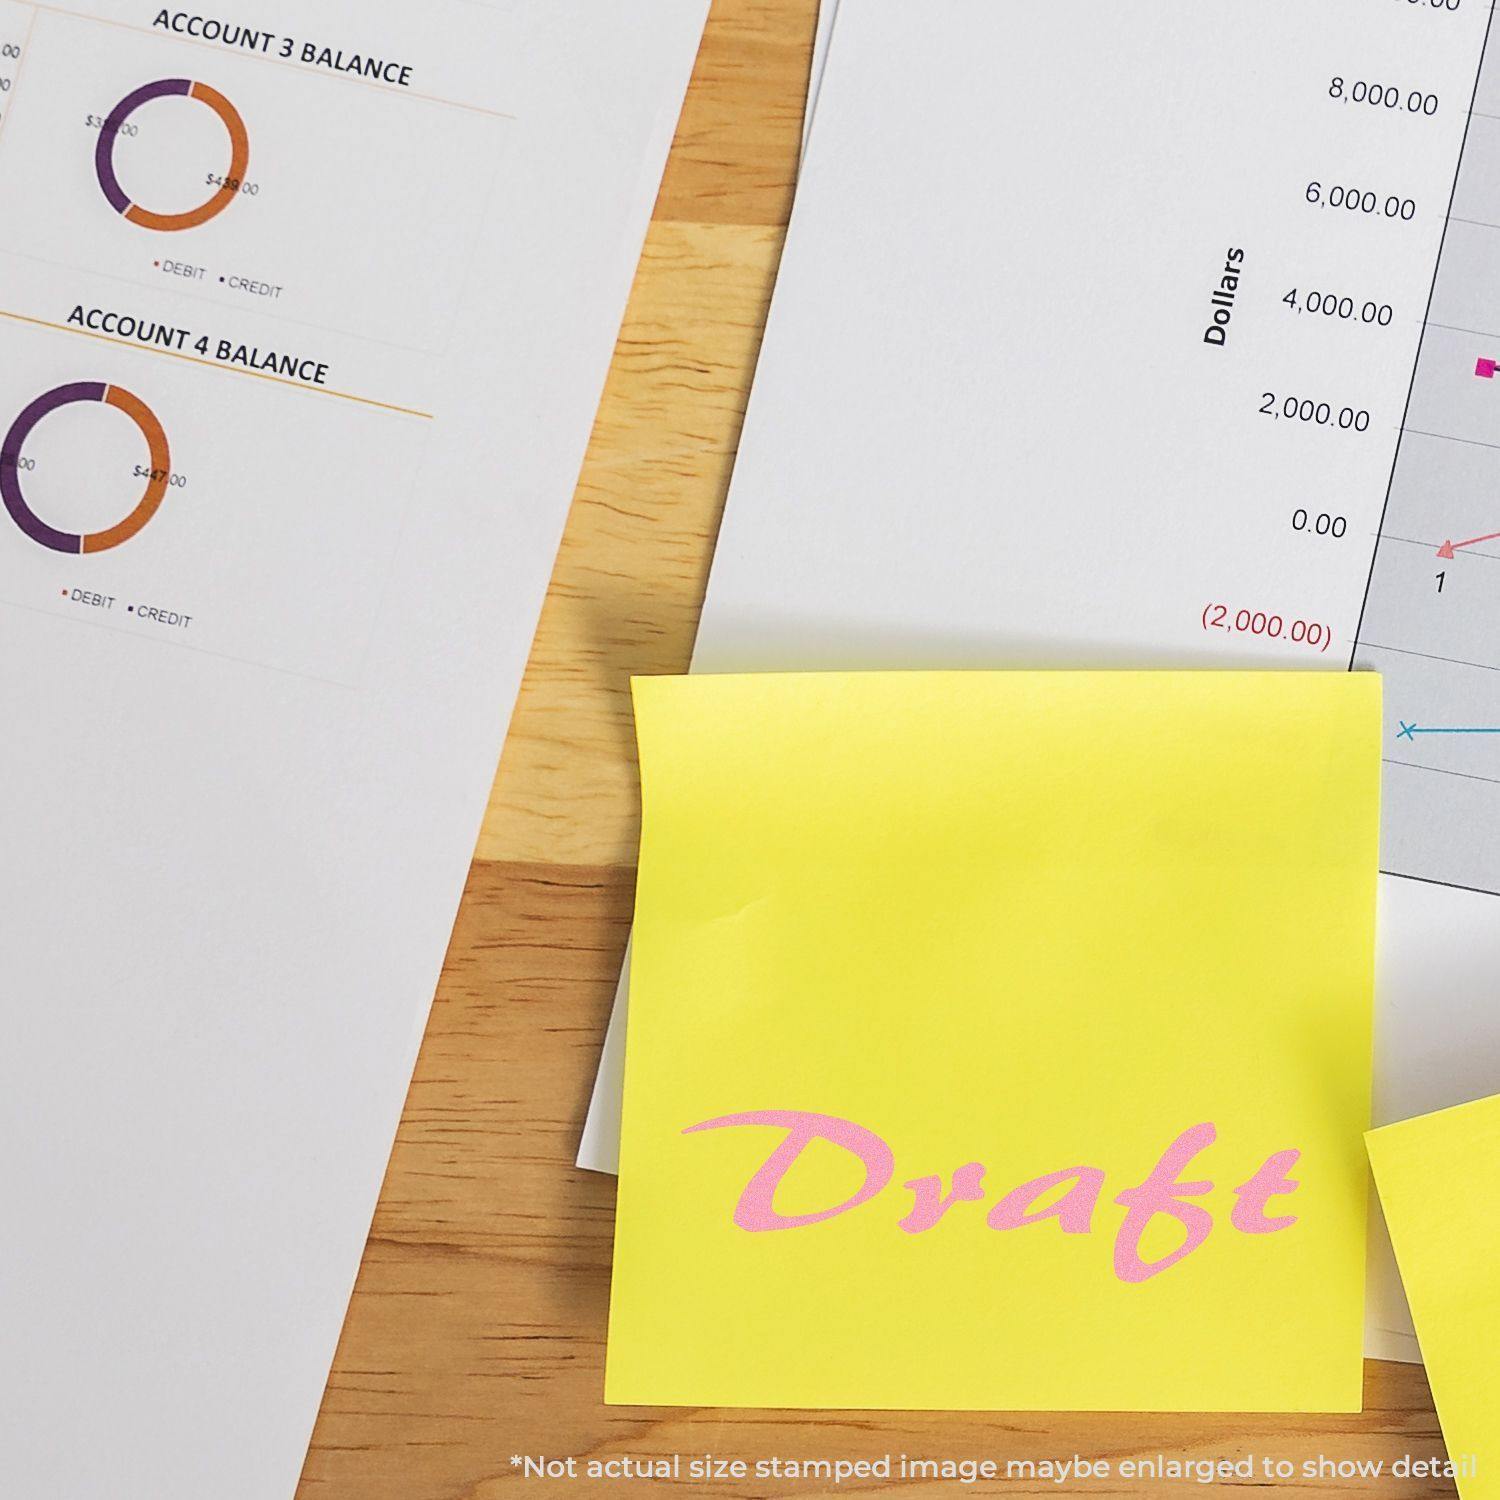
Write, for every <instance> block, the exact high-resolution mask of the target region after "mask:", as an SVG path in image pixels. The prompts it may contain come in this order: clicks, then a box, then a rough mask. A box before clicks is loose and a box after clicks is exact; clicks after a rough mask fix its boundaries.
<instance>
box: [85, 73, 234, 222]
mask: <svg viewBox="0 0 1500 1500" xmlns="http://www.w3.org/2000/svg"><path fill="white" fill-rule="evenodd" d="M174 95H175V96H178V97H186V98H188V99H196V100H197V101H198V102H199V103H200V104H206V105H207V106H208V107H209V108H210V109H211V110H213V112H214V113H215V114H216V115H217V116H218V117H219V119H220V121H221V122H222V124H223V126H224V129H225V130H227V131H228V132H229V170H228V171H227V172H226V173H225V174H224V179H223V182H224V185H223V186H222V187H221V188H220V189H219V190H218V191H217V192H216V193H215V194H214V195H213V196H212V197H211V198H209V199H208V200H207V201H206V202H204V203H201V204H199V205H198V207H197V208H190V209H188V210H187V212H186V213H180V214H160V213H156V212H155V211H154V210H152V209H149V208H144V207H142V205H141V204H139V203H135V202H132V201H131V199H130V198H129V197H128V196H127V194H126V193H125V191H124V189H123V188H122V187H121V186H120V180H119V178H118V177H117V176H116V174H115V164H114V153H115V144H116V142H117V141H118V139H119V134H120V128H121V126H123V125H124V123H125V122H126V121H127V120H128V119H129V118H130V116H131V115H132V114H134V113H135V111H136V110H138V109H139V108H140V107H141V106H142V105H143V104H148V103H150V102H151V101H152V100H153V99H164V98H170V97H172V96H174ZM94 160H95V167H96V170H97V173H98V177H99V186H100V187H101V188H102V189H103V192H104V196H105V197H106V198H107V199H108V200H109V202H110V205H111V207H113V208H114V209H115V210H116V211H117V212H118V213H119V214H120V215H121V216H122V217H124V218H125V219H127V220H128V221H129V222H130V223H132V224H138V225H140V227H141V228H142V229H155V230H160V231H162V232H165V233H168V234H170V233H173V232H175V231H177V230H182V229H196V228H197V227H198V226H199V225H200V224H206V223H208V221H209V220H210V219H212V218H215V217H217V216H218V215H219V214H221V213H223V212H224V210H225V209H226V208H228V207H229V205H230V204H231V203H233V202H234V200H235V198H237V197H238V196H239V191H240V188H241V187H242V186H243V185H244V182H245V173H246V172H248V171H249V169H250V133H249V131H247V130H246V129H245V122H244V120H243V119H242V118H241V117H240V112H239V111H238V110H237V109H236V108H235V107H234V105H233V104H231V103H230V102H229V100H228V99H226V98H225V97H224V95H223V94H221V93H220V92H219V91H218V90H217V89H216V88H211V87H210V86H209V85H208V84H206V83H198V82H196V81H194V80H192V79H187V78H163V79H161V80H159V81H158V82H156V83H148V84H146V85H145V87H143V88H139V89H137V90H135V92H134V93H132V94H127V95H126V96H125V98H123V99H122V100H121V101H120V102H119V103H118V104H117V105H116V106H115V108H114V109H113V111H111V113H110V115H109V118H108V119H107V120H106V121H105V123H104V128H103V130H102V131H100V134H99V143H98V146H97V148H96V151H95V158H94Z"/></svg>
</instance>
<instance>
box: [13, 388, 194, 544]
mask: <svg viewBox="0 0 1500 1500" xmlns="http://www.w3.org/2000/svg"><path fill="white" fill-rule="evenodd" d="M96 401H97V402H102V403H103V404H104V405H105V406H112V407H114V408H115V410H116V411H121V412H124V413H125V415H126V416H127V417H129V418H130V420H131V421H132V422H134V423H135V425H136V426H137V427H138V428H140V430H141V436H142V437H144V438H145V439H146V446H147V448H148V449H149V450H150V453H151V476H150V479H149V480H148V481H147V484H146V491H145V493H144V494H143V495H142V496H141V498H140V500H139V501H138V502H137V503H136V507H135V509H134V510H132V511H131V512H130V514H129V515H127V516H126V517H125V518H124V520H122V521H118V522H116V523H115V525H113V526H111V527H109V528H107V529H106V530H104V531H90V532H73V531H59V530H57V528H56V527H54V526H49V525H48V524H47V522H45V521H44V520H42V518H41V517H40V516H38V515H37V513H36V512H35V511H34V510H32V508H31V506H30V505H29V504H28V503H27V500H26V496H25V493H24V492H23V491H22V488H21V450H22V448H23V447H24V446H25V443H26V439H27V438H28V437H30V436H31V432H32V429H33V428H35V427H36V425H37V423H38V422H40V421H41V420H42V418H43V417H46V416H49V415H50V414H51V413H52V412H55V411H59V410H61V409H62V408H63V407H65V406H76V405H79V404H84V403H90V402H96ZM171 467H172V457H171V453H170V451H169V450H168V447H167V435H166V433H165V432H164V431H163V430H162V425H161V423H160V422H159V421H157V419H156V413H155V412H153V411H152V410H151V408H150V407H149V406H147V405H146V403H145V402H144V401H142V400H141V399H140V397H139V396H135V395H132V394H131V393H130V392H129V391H127V390H125V389H123V387H121V386H117V385H102V384H96V383H84V382H81V383H79V384H76V385H60V386H58V387H57V388H56V389H55V390H50V391H48V392H47V393H46V394H45V395H42V396H38V397H37V398H36V400H35V401H33V402H32V403H31V405H30V406H28V407H27V408H26V409H25V410H24V411H23V412H22V413H21V414H20V416H18V417H17V418H16V420H15V421H14V422H12V423H11V427H10V431H9V432H7V433H6V434H5V440H4V442H3V443H0V499H3V500H4V502H5V509H6V510H7V512H9V514H10V518H11V520H12V521H14V522H15V523H16V525H17V527H19V528H20V530H21V531H22V533H23V534H24V535H26V536H28V537H30V538H31V540H32V541H34V542H36V543H37V544H38V545H39V546H42V547H48V548H50V549H51V550H52V551H53V552H67V553H71V554H73V555H75V556H77V555H81V554H84V553H89V552H108V551H109V550H110V548H112V547H118V546H119V545H120V544H121V543H122V542H128V541H129V540H130V539H131V537H133V536H135V535H136V533H137V532H139V531H140V530H141V529H142V528H143V527H144V526H145V525H146V524H147V522H149V521H150V520H151V518H152V516H154V515H155V514H156V512H157V509H158V507H159V506H160V505H161V502H162V497H163V496H164V495H165V494H166V492H167V484H168V480H169V477H170V470H171Z"/></svg>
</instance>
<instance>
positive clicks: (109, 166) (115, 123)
mask: <svg viewBox="0 0 1500 1500" xmlns="http://www.w3.org/2000/svg"><path fill="white" fill-rule="evenodd" d="M192 87H193V84H192V80H191V79H189V78H163V79H160V80H158V81H157V82H156V83H148V84H144V85H142V87H140V88H138V89H136V90H135V91H134V92H133V93H130V94H126V96H125V97H124V98H123V99H121V100H120V102H119V103H118V104H117V105H115V107H114V108H113V109H112V110H111V111H110V112H109V116H108V118H107V119H106V120H105V122H104V128H103V129H102V130H101V131H100V132H99V143H98V145H96V146H95V147H94V170H95V171H96V172H97V173H98V174H99V186H100V187H101V188H102V189H103V191H104V196H105V197H106V198H108V199H109V204H110V207H111V208H113V209H114V211H115V212H116V213H117V214H124V213H129V212H130V209H131V206H132V205H131V202H130V199H129V198H128V197H127V196H126V194H125V189H124V188H122V187H121V186H120V179H119V178H118V177H117V176H116V175H115V138H116V137H117V136H118V135H119V133H120V127H121V126H122V125H123V124H124V123H125V122H126V121H127V120H128V119H129V118H130V117H131V115H133V114H134V113H135V112H136V110H138V109H139V108H140V107H141V106H142V105H143V104H150V103H151V101H152V100H153V99H172V98H177V97H179V96H180V97H183V98H186V97H187V95H188V94H189V93H191V92H192Z"/></svg>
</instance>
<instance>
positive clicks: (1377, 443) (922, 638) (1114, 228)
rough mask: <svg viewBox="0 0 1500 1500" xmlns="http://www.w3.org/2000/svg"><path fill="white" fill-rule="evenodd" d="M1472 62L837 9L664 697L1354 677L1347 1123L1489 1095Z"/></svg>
mask: <svg viewBox="0 0 1500 1500" xmlns="http://www.w3.org/2000/svg"><path fill="white" fill-rule="evenodd" d="M1489 25H1490V10H1489V7H1487V6H1483V5H1480V4H1477V3H1474V4H1471V3H1469V0H1458V3H1453V4H1437V5H1433V4H1420V5H1419V4H1415V3H1401V4H1391V5H1383V6H1373V7H1372V6H1370V5H1368V4H1366V3H1364V0H1330V3H1327V4H1324V5H1320V6H1317V7H1313V8H1308V7H1303V8H1299V9H1298V10H1297V11H1296V12H1295V13H1293V12H1292V11H1290V10H1285V11H1283V10H1280V9H1274V10H1267V9H1266V8H1264V7H1252V8H1249V9H1246V8H1244V7H1236V6H1233V5H1231V4H1229V3H1227V0H1199V3H1194V4H1187V3H1177V4H1168V5H1159V6H1111V7H1102V6H1098V5H1093V4H1084V3H1081V0H1063V3H1057V4H1054V5H1051V6H1047V7H1045V8H1043V7H1032V8H1029V9H1026V10H1018V9H1017V8H1015V7H1010V6H995V5H992V4H989V3H988V0H943V3H942V4H940V5H936V6H923V7H913V6H910V5H908V4H905V3H903V0H865V3H862V4H861V5H858V6H854V7H848V6H846V7H844V9H843V12H842V13H841V14H840V16H839V21H838V32H837V41H836V44H835V45H834V46H833V48H832V49H831V51H830V55H829V61H828V65H827V70H826V74H825V78H824V83H823V87H822V91H821V94H820V97H819V101H818V117H817V130H816V132H815V133H814V137H813V141H812V146H811V149H810V151H809V153H808V157H807V161H806V164H805V167H804V171H803V175H802V179H801V184H800V187H799V193H798V198H797V204H796V208H795V211H794V216H793V222H792V228H791V232H790V235H789V238H788V242H787V248H786V254H785V257H784V259H783V262H782V269H781V276H780V282H779V285H778V289H777V293H776V300H775V304H774V307H773V309H772V314H771V319H770V323H769V327H768V331H767V336H766V340H765V346H764V349H763V352H762V355H761V359H760V366H759V372H758V375H757V378H756V385H755V390H754V395H753V398H752V401H751V404H750V410H749V415H748V419H747V422H746V426H745V432H744V437H743V441H742V444H741V449H740V456H739V461H738V466H737V469H736V473H735V479H734V484H733V487H732V490H731V493H730V498H729V503H728V507H727V510H726V513H725V520H724V525H723V530H722V532H721V536H720V540H719V546H718V552H717V556H716V558H715V562H714V568H713V574H712V578H711V582H710V585H709V591H708V599H707V604H706V606H705V609H704V614H703V622H702V627H701V631H700V635H699V640H698V648H697V653H696V656H695V660H694V669H695V670H697V671H744V670H798V669H808V670H816V669H824V668H830V669H848V668H862V667H869V668H903V667H910V668H925V667H955V666H974V667H1007V666H1010V667H1059V666H1076V667H1085V666H1087V667H1107V666H1112V665H1116V666H1121V667H1144V666H1163V665H1176V666H1194V665H1198V666H1203V665H1223V666H1243V665H1245V664H1247V663H1248V664H1255V663H1262V664H1264V665H1266V666H1267V667H1285V666H1289V665H1292V666H1295V665H1302V666H1306V667H1309V668H1324V669H1329V670H1347V669H1348V668H1349V667H1350V666H1351V664H1352V665H1355V666H1357V667H1362V668H1377V669H1379V670H1380V671H1381V672H1382V673H1384V675H1385V679H1386V702H1387V707H1388V711H1389V718H1390V722H1389V725H1388V733H1387V738H1386V757H1387V762H1388V775H1387V784H1386V805H1385V813H1384V827H1385V835H1384V845H1385V847H1384V855H1383V865H1384V868H1385V869H1386V870H1387V871H1388V872H1389V877H1390V878H1388V879H1386V880H1385V881H1384V882H1383V890H1382V912H1383V939H1382V943H1383V952H1382V983H1381V990H1380V997H1379V1011H1378V1032H1379V1058H1378V1066H1379V1081H1378V1085H1377V1098H1376V1117H1377V1120H1381V1121H1383V1120H1388V1119H1392V1118H1397V1117H1400V1116H1403V1115H1406V1114H1410V1113H1414V1112H1417V1111H1419V1110H1424V1109H1430V1108H1434V1107H1437V1106H1439V1105H1444V1104H1450V1103H1454V1102H1456V1101H1458V1100H1460V1099H1464V1098H1468V1097H1473V1096H1475V1095H1481V1094H1489V1093H1494V1092H1496V1090H1497V1089H1500V1011H1497V1010H1496V1009H1495V1007H1494V1004H1493V984H1494V979H1493V976H1494V975H1495V974H1496V973H1500V900H1497V899H1496V897H1495V895H1494V894H1493V893H1494V892H1496V891H1500V630H1497V629H1496V628H1495V625H1496V624H1500V615H1497V613H1496V607H1495V605H1494V603H1493V600H1494V598H1495V587H1496V584H1497V583H1500V541H1496V540H1495V538H1494V537H1493V536H1490V535H1488V533H1500V498H1497V497H1500V373H1497V372H1500V281H1497V280H1496V278H1495V277H1494V276H1493V274H1492V272H1491V271H1490V269H1489V267H1490V264H1491V262H1492V261H1493V259H1494V257H1495V256H1496V255H1497V254H1500V187H1497V186H1496V185H1497V184H1500V57H1497V56H1496V53H1500V48H1492V49H1491V50H1490V55H1489V60H1488V62H1487V63H1486V64H1485V65H1484V67H1483V71H1482V76H1481V63H1482V60H1483V59H1484V55H1485V46H1486V39H1487V32H1488V28H1489ZM1476 85H1477V88H1478V102H1477V106H1476V107H1475V108H1473V109H1472V111H1471V105H1473V104H1474V101H1475V97H1476ZM1461 161H1462V170H1461V171H1460V162H1461ZM1450 200H1451V203H1452V210H1451V215H1450ZM1429 300H1430V302H1431V307H1430V312H1429ZM1491 564H1493V565H1494V566H1493V568H1492V566H1491ZM1460 731H1463V732H1460ZM1469 731H1473V732H1469ZM1308 920H1309V921H1316V920H1317V913H1316V912H1310V913H1309V914H1308ZM619 1052H620V1047H619V1041H618V1037H616V1040H615V1042H614V1044H613V1045H612V1047H611V1048H610V1049H608V1050H607V1051H606V1058H605V1061H606V1067H607V1069H608V1070H609V1071H607V1072H606V1073H603V1074H601V1078H600V1084H599V1088H598V1091H597V1093H596V1100H595V1106H594V1110H593V1116H592V1118H591V1121H590V1134H589V1138H588V1141H587V1143H586V1146H587V1154H586V1157H585V1158H584V1160H585V1164H586V1165H598V1166H601V1167H604V1168H606V1169H607V1168H608V1167H609V1166H610V1164H611V1160H612V1151H611V1147H612V1137H611V1134H610V1124H609V1123H608V1122H609V1121H612V1120H613V1119H614V1117H615V1115H616V1113H617V1110H618V1099H619V1079H618V1071H617V1070H618V1059H619ZM1373 1302H1374V1305H1373V1307H1372V1338H1371V1351H1372V1353H1376V1354H1381V1355H1386V1356H1392V1357H1394V1356H1400V1357H1415V1345H1414V1343H1413V1342H1412V1340H1411V1338H1410V1328H1409V1324H1408V1323H1407V1322H1406V1320H1405V1315H1404V1310H1403V1309H1402V1307H1401V1304H1400V1296H1399V1290H1398V1289H1397V1288H1396V1287H1395V1285H1394V1282H1393V1281H1391V1280H1390V1279H1389V1278H1381V1277H1379V1276H1377V1278H1376V1288H1375V1294H1374V1299H1373Z"/></svg>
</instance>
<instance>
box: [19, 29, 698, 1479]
mask: <svg viewBox="0 0 1500 1500" xmlns="http://www.w3.org/2000/svg"><path fill="white" fill-rule="evenodd" d="M706 10H707V0H654V3H653V4H652V5H650V6H647V7H644V8H642V7H622V6H619V5H615V4H611V3H607V0H549V3H547V4H535V3H531V0H493V3H486V4H480V3H473V0H432V3H428V4H424V5H420V6H418V5H412V4H402V3H397V0H295V3H294V0H250V3H247V4H245V5H243V6H241V7H239V8H237V9H233V10H228V11H217V12H212V13H199V12H195V11H191V10H183V9H176V8H172V7H160V6H157V5H154V4H149V5H148V4H145V3H141V0H79V3H75V4H61V5H41V4H36V5H33V4H27V3H21V0H0V499H3V506H0V704H3V719H4V734H3V736H0V788H3V790H0V914H3V915H0V934H3V937H0V1002H3V1004H4V1007H5V1012H6V1022H7V1024H6V1041H5V1045H4V1047H3V1048H0V1194H3V1197H4V1200H5V1225H4V1228H3V1229H0V1326H3V1329H4V1335H3V1337H4V1348H5V1354H4V1358H3V1360H0V1454H3V1458H0V1492H3V1493H4V1494H6V1495H15V1496H26V1497H43V1496H59V1497H61V1496H66V1497H68V1500H125V1497H129V1500H136V1497H140V1500H145V1497H148V1496H149V1497H150V1500H205V1497H210V1496H211V1497H213V1500H274V1497H278V1496H290V1495H291V1493H292V1491H293V1489H294V1487H295V1485H296V1481H297V1477H298V1473H299V1470H300V1467H301V1464H302V1460H303V1455H304V1452H305V1449H306V1445H307V1441H308V1437H309V1434H310V1432H311V1429H312V1425H313V1421H314V1418H315V1416H316V1413H317V1410H318V1404H319V1399H320V1395H321V1392H322V1389H323V1385H324V1382H325V1380H326V1377H327V1373H328V1369H329V1364H330V1361H331V1359H332V1356H333V1352H334V1347H335V1343H336V1341H337V1338H338V1334H339V1329H340V1324H341V1322H342V1319H343V1314H344V1309H345V1306H346V1303H347V1299H348V1295H349V1291H350V1288H351V1286H352V1284H353V1280H354V1276H355V1272H356V1270H357V1267H358V1264H359V1257H360V1251H361V1248H362V1246H363V1244H364V1240H365V1235H366V1233H367V1230H368V1227H369V1223H370V1217H371V1213H372V1211H373V1208H374V1205H375V1201H376V1196H377V1193H378V1190H379V1186H380V1182H381V1177H382V1174H383V1171H384V1168H385V1163H386V1159H387V1156H388V1153H389V1149H390V1144H391V1140H392V1137H393V1135H394V1132H395V1128H396V1124H397V1121H398V1118H399V1116H400V1111H401V1106H402V1101H403V1098H404V1095H405V1091H406V1088H407V1084H408V1082H409V1079H410V1075H411V1069H412V1065H413V1062H414V1060H415V1057H416V1052H417V1047H418V1044H419V1042H420V1039H421V1036H422V1031H423V1027H424V1023H425V1020H426V1016H427V1012H428V1007H429V1005H430V1002H431V998H432V993H433V988H434V984H435V982H436V979H437V975H438V972H439V969H440V966H441V962H442V958H443V953H444V950H445V947H446V945H447V941H448V937H449V933H450V930H451V926H452V922H453V917H454V914H455V911H456V909H457V905H458V900H459V896H460V893H461V892H462V889H463V885H464V880H465V875H466V872H467V870H468V866H469V861H470V857H471V853H472V849H473V844H474V839H475V836H476V833H477V830H478V827H479V822H480V818H481V815H482V812H483V808H484V805H485V801H486V797H487V794H488V792H489V789H490V786H491V781H492V778H493V774H494V767H495V762H496V758H497V755H498V752H499V748H500V744H501V740H502V738H503V735H504V731H505V727H506V723H507V720H508V717H509V714H510V710H511V707H512V703H513V699H514V695H515V691H516V688H517V685H518V683H519V680H520V676H521V671H522V667H523V665H524V663H525V660H526V656H527V652H528V649H529V646H530V642H531V637H532V633H533V630H534V627H535V623H536V618H537V614H538V610H539V608H540V604H541V601H542V597H543V593H544V591H545V588H546V584H547V580H548V576H549V574H550V571H551V567H552V561H553V556H554V552H555V548H556V544H557V541H558V539H559V536H560V534H561V531H562V526H563V522H564V518H565V516H566V513H567V509H568V505H569V502H570V499H571V496H572V492H573V488H574V484H575V482H576V478H577V474H578V470H579V467H580V464H581V462H582V458H583V453H584V448H585V445H586V443H587V439H588V434H589V431H590V426H591V423H592V420H593V415H594V411H595V407H596V405H597V402H598V398H599V394H600V391H601V389H602V386H603V382H604V377H605V373H606V370H607V368H608V364H609V359H610V354H611V351H612V349H613V345H614V341H615V337H616V334H617V331H618V327H619V321H620V318H621V315H622V313H623V310H624V306H625V301H626V297H627V295H628V292H629V287H630V283H631V279H632V276H633V274H634V269H635V265H636V261H637V258H638V256H639V252H640V247H641V242H642V239H643V236H644V234H645V230H646V225H647V221H648V219H649V215H650V211H651V207H652V203H653V200H654V198H655V194H656V190H657V186H658V183H659V180H660V175H661V171H662V167H663V165H664V162H665V159H666V154H667V151H668V148H669V145H670V142H671V138H672V133H673V130H674V127H675V124H676V120H677V115H678V112H679V110H680V107H681V103H682V98H683V94H684V90H685V88H686V85H687V81H688V77H689V74H690V72H691V69H692V65H693V61H694V57H695V55H696V51H697V46H698V42H699V38H700V35H701V31H702V26H703V21H704V19H705V13H706Z"/></svg>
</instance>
